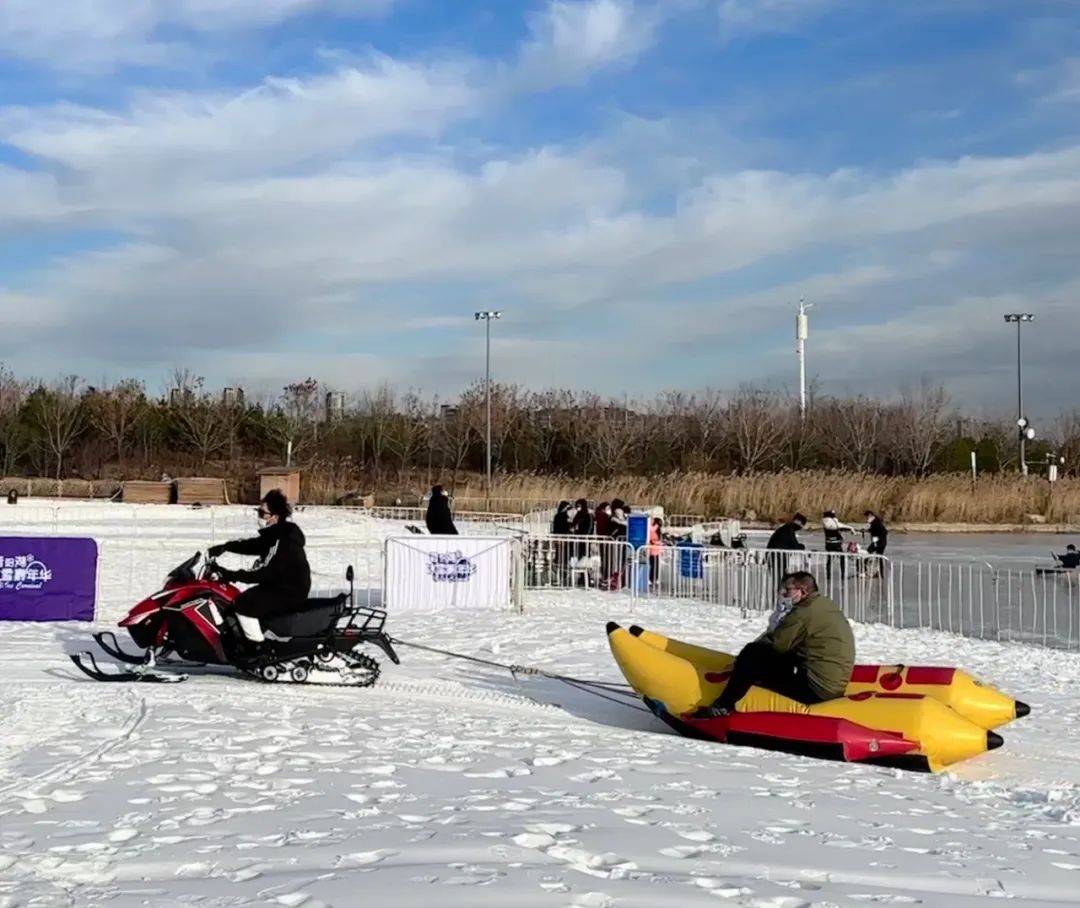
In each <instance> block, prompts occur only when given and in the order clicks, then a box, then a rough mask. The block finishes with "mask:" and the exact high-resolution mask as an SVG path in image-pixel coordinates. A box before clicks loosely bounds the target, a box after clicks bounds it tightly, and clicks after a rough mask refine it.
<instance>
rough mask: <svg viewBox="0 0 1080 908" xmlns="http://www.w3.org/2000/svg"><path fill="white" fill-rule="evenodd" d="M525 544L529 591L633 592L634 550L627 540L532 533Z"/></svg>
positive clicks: (526, 575)
mask: <svg viewBox="0 0 1080 908" xmlns="http://www.w3.org/2000/svg"><path fill="white" fill-rule="evenodd" d="M522 543H523V547H522V559H523V571H524V587H525V589H527V590H569V589H576V588H581V589H599V590H609V591H611V592H616V591H620V590H621V591H623V592H629V591H631V590H632V589H633V585H632V580H633V570H634V549H633V548H632V547H631V546H630V545H628V544H627V543H626V542H624V541H621V540H616V539H605V538H602V537H600V536H553V535H550V534H549V535H535V534H531V533H530V534H529V535H527V536H525V538H524V539H523V540H522Z"/></svg>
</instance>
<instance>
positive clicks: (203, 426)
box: [169, 370, 230, 470]
mask: <svg viewBox="0 0 1080 908" xmlns="http://www.w3.org/2000/svg"><path fill="white" fill-rule="evenodd" d="M173 381H174V384H173V386H172V387H171V388H170V389H169V392H170V393H169V399H170V412H171V414H172V416H173V419H174V422H175V425H176V429H177V431H178V433H179V435H180V440H181V442H182V443H183V444H184V445H186V446H187V447H189V448H190V449H191V450H192V451H194V452H195V454H196V456H197V457H198V461H199V469H200V470H203V469H205V468H206V464H207V462H208V461H209V460H210V458H211V457H213V456H214V455H215V454H218V453H220V452H221V451H222V450H223V449H224V448H225V446H226V445H227V444H228V442H229V425H230V423H229V414H228V413H227V412H226V410H227V408H225V407H223V406H222V404H221V402H220V401H219V400H218V399H217V398H216V397H214V395H212V394H209V393H207V392H205V391H204V390H203V379H202V378H201V377H200V376H197V375H193V374H191V373H190V372H187V371H186V370H184V371H183V372H176V373H174V375H173ZM174 391H175V392H176V393H173V392H174Z"/></svg>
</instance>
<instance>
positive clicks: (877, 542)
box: [766, 510, 889, 577]
mask: <svg viewBox="0 0 1080 908" xmlns="http://www.w3.org/2000/svg"><path fill="white" fill-rule="evenodd" d="M863 516H864V517H865V519H866V533H867V535H868V536H869V537H870V544H869V545H868V546H867V549H866V554H867V555H884V554H885V549H886V547H887V546H888V544H889V530H888V527H886V526H885V521H884V520H882V519H881V518H880V517H879V516H878V515H877V514H875V513H874V512H873V511H870V510H867V511H865V512H864V514H863ZM806 523H807V521H806V516H805V515H803V514H796V515H795V516H794V517H792V518H791V520H789V521H788V522H787V523H785V524H783V525H782V526H779V527H777V528H776V529H775V530H774V531H773V534H772V536H770V537H769V542H768V545H767V546H766V548H767V549H768V550H769V551H770V552H802V551H805V550H806V546H805V545H803V543H801V542H800V541H799V536H798V534H799V533H800V532H801V531H802V530H804V529H805V528H806ZM821 528H822V531H823V532H824V534H825V551H826V552H828V553H833V554H843V553H845V552H847V553H857V552H858V546H857V544H856V543H855V542H854V541H850V542H847V543H845V541H844V533H854V532H855V529H854V528H853V527H850V526H848V525H847V524H846V523H841V522H840V519H839V518H838V517H837V516H836V511H831V510H830V511H825V512H824V513H823V514H822V515H821ZM770 557H771V558H772V559H773V560H774V561H775V563H776V570H777V573H778V574H779V575H783V574H786V573H787V557H786V556H785V555H775V556H770ZM834 560H836V561H839V563H840V576H841V577H843V576H844V575H845V573H846V565H845V563H844V561H845V559H843V558H838V559H833V558H829V559H827V560H826V562H825V573H826V576H827V577H831V576H832V566H833V561H834Z"/></svg>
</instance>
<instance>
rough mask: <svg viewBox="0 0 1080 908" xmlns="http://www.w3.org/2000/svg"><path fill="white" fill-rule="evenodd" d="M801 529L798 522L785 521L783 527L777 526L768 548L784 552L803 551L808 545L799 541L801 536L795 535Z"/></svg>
mask: <svg viewBox="0 0 1080 908" xmlns="http://www.w3.org/2000/svg"><path fill="white" fill-rule="evenodd" d="M801 529H802V527H800V526H799V525H798V524H797V523H785V524H784V525H783V526H782V527H777V528H776V529H775V530H773V534H772V535H771V536H770V537H769V544H768V545H767V546H766V548H768V549H773V550H779V551H783V552H801V551H803V549H805V548H806V546H805V545H803V544H802V543H801V542H799V537H798V536H796V535H795V534H796V533H798V532H799V530H801Z"/></svg>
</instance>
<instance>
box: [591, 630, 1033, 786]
mask: <svg viewBox="0 0 1080 908" xmlns="http://www.w3.org/2000/svg"><path fill="white" fill-rule="evenodd" d="M607 630H608V643H609V644H610V646H611V651H612V654H613V655H614V657H615V661H616V662H617V663H618V665H619V668H620V669H622V672H623V674H624V675H625V676H626V680H627V681H628V682H629V683H630V685H631V686H632V687H633V688H634V690H636V691H637V692H638V694H640V695H641V697H642V699H643V700H644V701H645V703H646V704H647V705H648V706H649V708H650V709H651V710H652V711H653V712H654V713H655V714H656V715H657V716H659V717H660V718H661V719H662V720H663V721H665V722H666V723H668V724H669V725H671V726H672V727H673V728H675V729H676V730H677V731H679V732H680V733H682V734H684V735H687V736H690V737H695V738H705V739H711V740H717V741H724V742H727V743H731V744H745V745H750V746H756V747H764V748H767V749H770V750H785V751H789V752H792V753H798V754H804V755H808V756H818V757H825V758H831V759H840V760H858V761H861V762H867V763H875V764H879V765H888V766H898V767H902V768H906V769H918V770H923V771H931V772H937V771H939V770H940V769H942V768H944V767H945V766H948V765H950V764H952V763H955V762H957V761H959V760H965V759H968V758H969V757H973V756H976V755H978V754H980V753H983V752H985V751H987V750H993V749H994V748H997V747H1000V746H1001V744H1002V743H1003V742H1002V739H1001V737H1000V736H999V735H998V734H996V733H995V732H993V731H991V730H990V729H992V728H996V727H997V726H999V725H1002V724H1004V723H1006V722H1009V721H1011V720H1012V719H1014V718H1016V717H1018V716H1025V715H1027V714H1028V712H1029V709H1028V707H1027V705H1026V704H1024V703H1020V702H1018V701H1015V700H1013V699H1011V698H1010V697H1007V696H1006V695H1005V694H1002V693H1001V692H1000V691H997V690H994V689H993V688H991V687H986V686H984V685H982V684H980V683H979V682H978V681H976V680H975V679H974V678H972V677H971V676H970V675H968V674H967V673H966V672H963V671H960V670H959V669H953V668H937V667H925V666H899V665H887V666H882V665H857V666H855V670H854V671H853V672H852V680H851V683H850V684H849V685H848V688H847V693H846V695H845V696H844V697H842V698H840V699H837V700H829V701H826V702H824V703H817V704H814V705H813V706H806V705H805V704H802V703H799V702H797V701H795V700H792V699H790V698H788V697H784V696H781V695H780V694H777V693H773V692H772V691H768V690H765V689H763V688H758V687H754V688H751V689H750V692H749V693H748V694H747V695H746V696H745V697H744V698H743V699H742V700H740V701H739V702H738V704H737V705H736V707H735V712H734V713H732V714H731V715H730V716H720V717H717V718H713V719H695V718H692V717H691V716H690V713H692V712H693V711H694V710H696V709H697V708H698V707H700V706H705V705H708V704H710V703H712V702H713V701H715V700H716V698H717V697H718V696H719V695H720V692H721V691H722V690H723V689H724V686H725V684H726V683H727V679H728V677H729V676H730V673H731V667H732V665H733V664H734V662H735V657H734V656H732V655H730V654H729V653H723V652H719V651H717V650H711V649H706V648H705V647H701V646H695V645H693V644H691V643H684V642H683V641H681V640H674V639H671V638H669V637H664V636H662V635H660V634H656V633H652V632H650V631H646V630H642V629H641V628H639V627H631V628H630V629H629V630H627V629H625V628H622V627H620V626H619V625H618V624H615V623H614V622H611V623H609V624H608V627H607Z"/></svg>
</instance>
